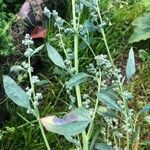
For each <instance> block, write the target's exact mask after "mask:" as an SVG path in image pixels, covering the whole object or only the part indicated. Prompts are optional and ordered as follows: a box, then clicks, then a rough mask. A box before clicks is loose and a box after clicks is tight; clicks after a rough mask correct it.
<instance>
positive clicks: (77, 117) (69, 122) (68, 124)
mask: <svg viewBox="0 0 150 150" xmlns="http://www.w3.org/2000/svg"><path fill="white" fill-rule="evenodd" d="M41 122H42V124H43V126H44V127H45V128H46V129H47V130H48V131H50V132H53V133H57V134H60V135H64V136H67V137H68V136H71V135H77V134H80V133H81V132H82V131H83V130H84V129H85V128H86V127H87V125H88V124H89V123H90V122H91V117H90V115H89V113H88V111H87V110H86V109H85V108H83V107H80V108H78V109H76V110H74V111H72V112H70V113H68V114H67V115H65V116H64V117H63V118H58V117H56V116H47V117H44V118H41Z"/></svg>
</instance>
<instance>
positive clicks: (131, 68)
mask: <svg viewBox="0 0 150 150" xmlns="http://www.w3.org/2000/svg"><path fill="white" fill-rule="evenodd" d="M135 71H136V68H135V58H134V52H133V48H131V49H130V51H129V56H128V60H127V66H126V76H127V79H128V80H130V79H131V78H132V76H133V75H134V74H135Z"/></svg>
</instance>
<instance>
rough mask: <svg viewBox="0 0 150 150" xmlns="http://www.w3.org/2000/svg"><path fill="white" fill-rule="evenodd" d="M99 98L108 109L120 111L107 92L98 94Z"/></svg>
mask: <svg viewBox="0 0 150 150" xmlns="http://www.w3.org/2000/svg"><path fill="white" fill-rule="evenodd" d="M96 96H97V98H98V99H99V100H100V101H101V102H102V103H103V104H105V105H106V106H107V107H108V108H110V109H113V110H119V111H120V108H119V106H118V105H117V104H116V103H115V101H114V99H113V98H112V97H111V96H110V95H109V94H108V93H105V92H97V93H96Z"/></svg>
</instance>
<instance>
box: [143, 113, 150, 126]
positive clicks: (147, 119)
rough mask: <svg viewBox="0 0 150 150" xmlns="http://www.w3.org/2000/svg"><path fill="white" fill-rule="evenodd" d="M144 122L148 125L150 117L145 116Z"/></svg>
mask: <svg viewBox="0 0 150 150" xmlns="http://www.w3.org/2000/svg"><path fill="white" fill-rule="evenodd" d="M144 120H145V121H147V122H148V123H149V124H150V115H149V116H146V117H145V118H144Z"/></svg>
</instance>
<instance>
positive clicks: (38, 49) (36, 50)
mask: <svg viewBox="0 0 150 150" xmlns="http://www.w3.org/2000/svg"><path fill="white" fill-rule="evenodd" d="M44 46H45V44H43V45H41V46H39V47H37V48H36V49H35V50H34V51H33V53H32V54H31V55H30V57H31V56H33V55H34V54H36V53H38V52H39V51H40V50H42V49H43V47H44Z"/></svg>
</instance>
